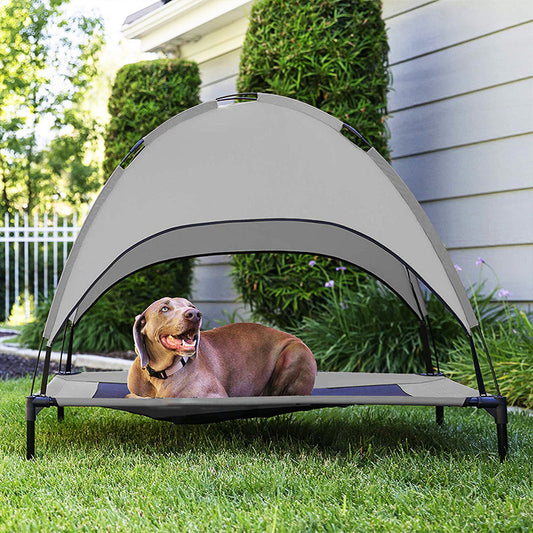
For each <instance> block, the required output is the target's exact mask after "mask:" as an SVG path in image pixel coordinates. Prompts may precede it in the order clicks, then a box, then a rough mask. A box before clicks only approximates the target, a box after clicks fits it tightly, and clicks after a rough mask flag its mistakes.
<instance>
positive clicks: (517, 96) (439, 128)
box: [182, 0, 533, 318]
mask: <svg viewBox="0 0 533 533" xmlns="http://www.w3.org/2000/svg"><path fill="white" fill-rule="evenodd" d="M383 15H384V18H385V20H386V23H387V28H388V35H389V45H390V54H389V60H390V63H391V72H392V76H393V90H392V91H391V92H390V94H389V106H388V107H389V110H390V115H391V118H390V120H389V127H390V130H391V148H392V157H393V161H392V162H393V166H394V167H395V168H396V170H397V171H398V173H399V174H400V176H402V178H403V179H404V180H405V181H406V182H407V184H408V185H409V187H410V188H411V189H412V190H413V192H414V193H415V195H416V196H417V198H418V199H419V200H420V201H421V202H422V205H423V207H424V208H425V209H426V212H427V213H428V215H429V216H430V218H431V219H432V221H433V223H434V224H435V226H436V229H437V231H438V232H439V234H440V235H441V237H442V239H443V241H444V243H445V244H446V245H447V246H448V248H449V250H450V252H451V254H452V258H453V260H454V262H456V263H457V264H459V265H460V266H461V267H462V269H463V270H462V271H461V276H462V279H463V281H464V283H465V285H469V284H470V283H471V282H477V281H478V280H479V279H480V275H481V277H484V278H486V279H487V284H488V285H489V286H491V287H493V286H494V285H495V284H496V283H500V284H501V286H503V287H505V288H506V289H508V290H509V291H511V293H512V298H513V299H514V300H516V301H521V302H531V301H533V61H532V58H531V43H532V42H533V2H532V1H531V0H506V1H502V0H384V1H383ZM246 24H247V21H246V16H245V14H243V17H242V19H241V20H238V21H232V22H231V24H228V25H227V26H226V27H225V28H220V29H217V30H216V31H215V32H212V33H211V34H209V35H207V36H205V37H202V39H201V40H199V41H198V42H191V43H189V44H186V45H184V46H182V54H183V55H184V56H185V57H188V58H190V59H195V60H197V61H198V62H199V64H200V71H201V76H202V88H201V98H202V100H204V101H205V100H210V99H212V98H215V97H217V96H221V95H223V94H228V93H233V92H235V84H236V78H237V73H238V67H239V55H240V47H241V45H242V41H243V39H244V32H245V30H246ZM354 126H357V125H356V124H354ZM363 133H364V132H363ZM478 257H483V258H484V259H485V260H486V261H487V262H488V263H489V264H490V265H491V266H492V267H493V268H494V270H495V272H496V273H497V276H498V280H496V277H495V276H494V275H493V274H492V273H491V271H490V269H489V268H487V267H482V268H481V269H480V267H477V266H475V262H476V260H477V258H478ZM227 271H228V266H227V257H226V256H221V257H219V258H206V259H203V260H201V262H200V263H199V266H198V267H197V269H196V274H197V285H196V290H195V296H198V299H197V301H199V303H200V305H202V304H203V303H205V305H206V306H208V308H209V309H213V310H214V311H213V312H214V315H216V317H217V318H219V317H220V309H221V308H229V309H232V308H233V307H232V306H231V305H230V301H231V300H232V298H233V297H234V293H233V292H232V288H231V282H230V279H229V277H228V275H227ZM213 300H217V302H216V303H213ZM221 302H222V303H221Z"/></svg>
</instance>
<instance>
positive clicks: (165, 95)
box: [103, 59, 200, 176]
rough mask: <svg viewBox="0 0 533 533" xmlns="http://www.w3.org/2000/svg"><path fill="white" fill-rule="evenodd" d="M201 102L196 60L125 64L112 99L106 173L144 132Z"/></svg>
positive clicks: (116, 82)
mask: <svg viewBox="0 0 533 533" xmlns="http://www.w3.org/2000/svg"><path fill="white" fill-rule="evenodd" d="M199 103H200V74H199V70H198V65H197V64H196V63H195V62H193V61H184V60H182V59H159V60H156V61H141V62H140V63H133V64H131V65H125V66H124V67H122V68H121V69H120V70H119V71H118V72H117V75H116V78H115V83H114V85H113V91H112V93H111V97H110V98H109V104H108V108H109V114H110V115H111V119H110V121H109V125H108V127H107V131H106V139H105V160H104V165H103V168H104V174H105V175H106V176H109V175H111V173H112V172H113V170H114V169H115V167H116V166H117V165H118V164H119V163H120V162H121V161H122V159H123V158H124V157H125V156H126V154H127V153H128V152H129V150H130V148H131V147H132V146H133V145H134V144H135V143H136V142H137V141H138V140H139V139H141V138H142V137H143V136H144V135H146V134H148V133H150V132H151V131H152V130H153V129H154V128H156V127H157V126H159V125H160V124H162V123H163V122H165V120H168V119H169V118H171V117H173V116H174V115H177V114H178V113H180V112H181V111H184V110H185V109H188V108H189V107H192V106H195V105H197V104H199Z"/></svg>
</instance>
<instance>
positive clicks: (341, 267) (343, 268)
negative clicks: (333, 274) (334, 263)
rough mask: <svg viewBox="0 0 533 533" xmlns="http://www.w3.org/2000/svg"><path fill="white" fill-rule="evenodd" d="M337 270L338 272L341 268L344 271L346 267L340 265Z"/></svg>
mask: <svg viewBox="0 0 533 533" xmlns="http://www.w3.org/2000/svg"><path fill="white" fill-rule="evenodd" d="M335 270H336V271H337V272H338V271H339V270H341V271H342V272H344V271H345V270H346V267H343V266H340V267H337V268H336V269H335Z"/></svg>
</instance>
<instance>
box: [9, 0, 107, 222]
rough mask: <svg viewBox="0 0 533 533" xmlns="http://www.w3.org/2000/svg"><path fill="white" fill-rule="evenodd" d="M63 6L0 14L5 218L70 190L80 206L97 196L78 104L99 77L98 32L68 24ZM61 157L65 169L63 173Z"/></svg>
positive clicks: (94, 22)
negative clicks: (91, 192)
mask: <svg viewBox="0 0 533 533" xmlns="http://www.w3.org/2000/svg"><path fill="white" fill-rule="evenodd" d="M67 3H68V0H9V1H8V2H7V3H5V4H3V5H2V6H1V7H0V182H1V186H2V192H1V196H2V204H1V207H2V212H3V213H4V212H6V211H8V212H9V211H12V210H14V209H15V208H22V209H23V210H24V211H25V212H27V213H31V212H32V211H33V209H34V208H35V207H36V206H37V205H38V204H39V203H43V202H44V203H46V202H51V201H53V200H54V199H58V198H60V197H62V196H64V197H67V198H68V194H66V192H65V191H67V190H68V189H69V187H68V186H69V185H71V184H72V183H76V184H77V189H78V197H79V198H80V199H81V198H83V197H84V193H86V192H87V191H88V190H92V189H94V188H95V184H94V179H93V176H94V170H95V167H94V165H93V164H90V163H87V161H86V160H85V154H86V152H87V149H88V145H89V144H90V142H91V141H92V140H93V138H92V137H91V135H90V134H89V133H88V131H91V130H92V129H93V128H94V124H93V121H92V120H91V119H90V117H89V116H88V115H87V113H86V112H84V111H83V110H82V109H83V108H82V103H83V99H84V97H85V95H86V94H87V91H88V90H89V88H90V86H91V82H92V80H93V79H94V77H95V76H96V74H97V58H98V53H99V51H100V49H101V47H102V44H103V26H102V22H101V21H100V19H97V18H91V17H86V16H81V15H78V16H74V17H70V18H67V17H66V16H65V14H64V7H65V5H66V4H67ZM58 157H63V158H64V161H65V162H66V166H65V167H62V168H61V171H59V167H58V164H57V161H58ZM69 180H70V183H69ZM80 191H83V192H81V193H80ZM78 197H76V195H74V197H70V198H69V199H70V200H74V201H75V200H76V199H77V198H78Z"/></svg>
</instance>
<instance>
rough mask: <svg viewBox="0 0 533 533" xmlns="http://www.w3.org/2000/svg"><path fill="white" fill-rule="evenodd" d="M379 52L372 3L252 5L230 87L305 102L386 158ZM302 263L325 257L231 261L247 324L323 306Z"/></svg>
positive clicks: (383, 70) (382, 41)
mask: <svg viewBox="0 0 533 533" xmlns="http://www.w3.org/2000/svg"><path fill="white" fill-rule="evenodd" d="M387 53H388V44H387V34H386V31H385V24H384V22H383V20H382V19H381V2H380V1H379V0H291V1H284V0H281V1H280V0H258V1H257V2H255V3H254V5H253V7H252V10H251V13H250V25H249V27H248V31H247V33H246V38H245V41H244V45H243V50H242V55H241V62H240V69H239V76H238V80H237V89H238V91H239V92H266V93H276V94H280V95H283V96H289V97H292V98H295V99H297V100H301V101H303V102H306V103H308V104H312V105H314V106H316V107H318V108H320V109H322V110H324V111H326V112H327V113H330V114H331V115H333V116H335V117H337V118H339V119H340V120H343V121H344V122H346V123H348V124H350V125H351V126H353V127H354V128H356V129H357V130H358V131H359V132H360V133H361V134H362V135H363V136H364V137H365V138H366V139H368V140H369V142H370V143H371V144H372V145H373V146H374V147H375V148H376V149H377V150H378V151H379V152H380V153H381V154H382V155H383V156H384V157H386V158H388V156H389V152H388V148H387V137H388V135H387V130H386V127H385V117H386V112H387V111H386V102H387V100H386V95H387V88H388V86H389V83H390V79H389V73H388V67H387ZM354 140H355V141H356V142H357V143H359V140H358V139H354ZM310 260H315V261H318V264H319V265H322V266H324V267H326V266H328V260H327V259H325V258H314V259H313V258H312V257H311V256H308V255H301V254H285V255H284V254H274V255H272V254H251V255H247V254H243V255H237V256H234V258H233V259H232V266H233V270H232V276H233V280H234V284H235V286H236V288H237V290H238V291H239V293H240V294H241V297H242V299H243V301H244V302H245V303H246V304H247V305H248V306H249V307H250V308H251V309H252V313H253V317H254V319H255V320H259V321H264V322H267V323H270V324H272V325H275V326H277V327H280V328H282V329H286V328H291V327H293V326H295V325H296V324H297V323H299V322H300V321H301V320H302V318H303V317H304V316H310V315H311V313H312V312H313V310H315V309H316V308H317V306H320V305H322V304H324V303H325V302H326V300H325V294H327V293H326V292H325V291H324V287H323V283H324V282H323V280H322V278H321V277H320V273H319V272H318V269H309V267H308V264H309V261H310ZM332 265H334V266H335V267H339V266H340V264H339V263H337V262H333V263H332ZM354 283H355V279H354Z"/></svg>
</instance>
